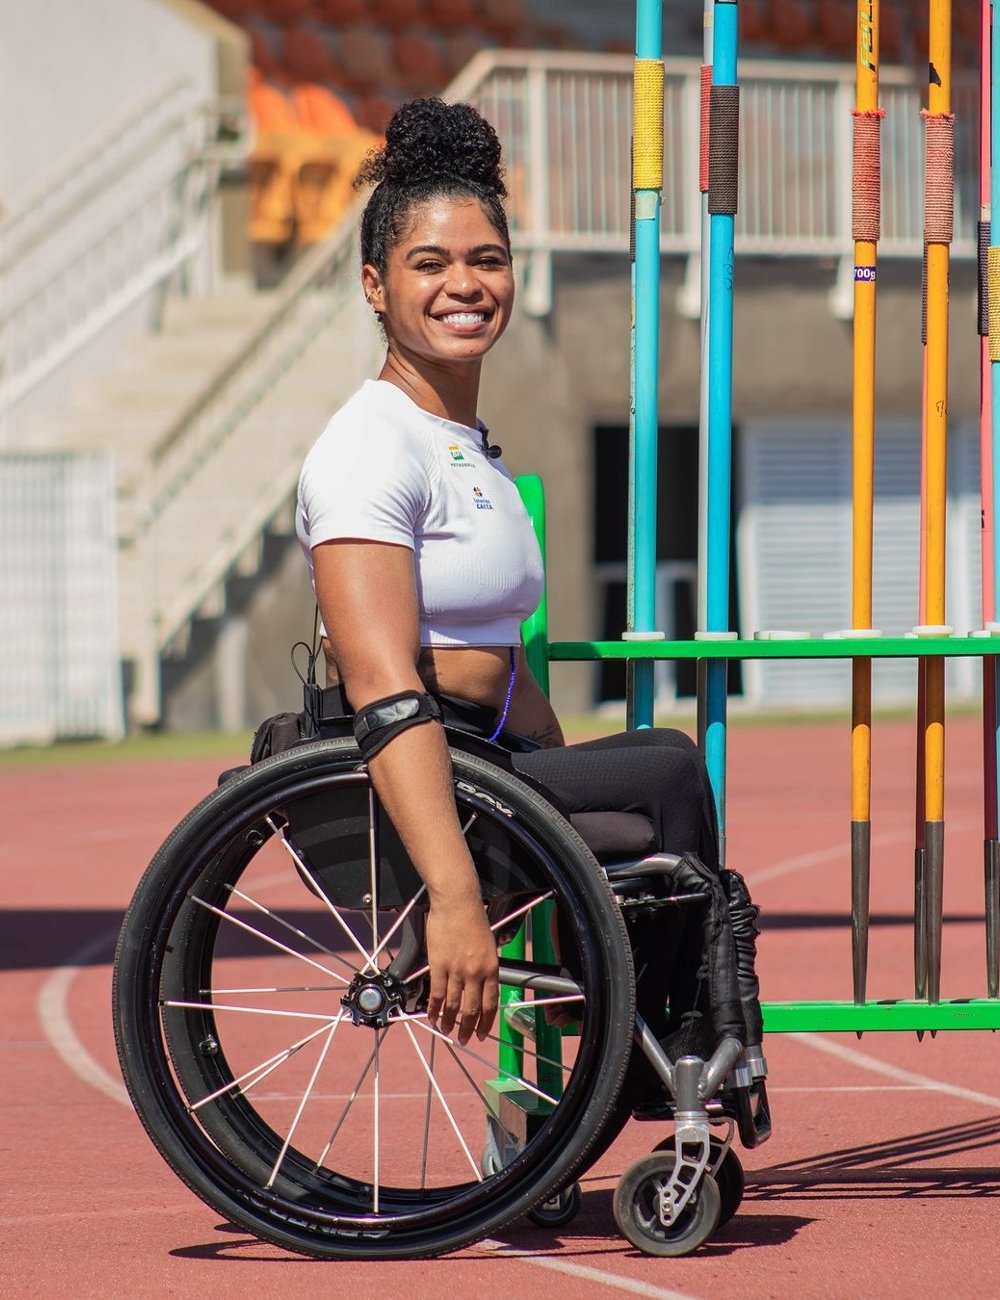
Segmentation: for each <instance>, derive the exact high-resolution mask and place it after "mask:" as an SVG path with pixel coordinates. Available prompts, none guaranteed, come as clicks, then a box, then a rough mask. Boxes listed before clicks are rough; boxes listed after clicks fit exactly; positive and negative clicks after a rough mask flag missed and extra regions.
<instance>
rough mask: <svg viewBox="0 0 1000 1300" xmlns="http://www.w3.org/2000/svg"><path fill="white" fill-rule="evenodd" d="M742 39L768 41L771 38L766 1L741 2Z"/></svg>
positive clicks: (744, 0)
mask: <svg viewBox="0 0 1000 1300" xmlns="http://www.w3.org/2000/svg"><path fill="white" fill-rule="evenodd" d="M739 21H740V37H741V39H742V40H744V41H751V42H756V41H767V40H769V39H770V36H771V25H770V14H769V12H768V6H767V3H766V0H740V4H739Z"/></svg>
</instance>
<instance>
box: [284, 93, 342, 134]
mask: <svg viewBox="0 0 1000 1300" xmlns="http://www.w3.org/2000/svg"><path fill="white" fill-rule="evenodd" d="M292 105H293V107H294V109H295V116H296V117H297V118H298V120H299V123H300V124H301V125H302V126H304V127H305V128H306V130H307V131H315V132H316V133H317V134H318V135H325V136H329V137H330V138H331V139H342V138H343V137H345V136H349V135H353V134H354V133H355V131H357V129H358V124H357V122H356V121H355V120H354V115H353V114H352V112H351V110H350V109H349V108H348V107H347V105H346V104H345V103H344V101H343V100H342V99H340V98H339V97H338V96H337V95H333V94H331V93H330V91H329V90H327V88H326V87H325V86H315V85H310V84H308V83H307V84H305V85H300V86H296V87H295V88H294V90H293V91H292Z"/></svg>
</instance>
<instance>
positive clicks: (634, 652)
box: [518, 474, 1000, 1034]
mask: <svg viewBox="0 0 1000 1300" xmlns="http://www.w3.org/2000/svg"><path fill="white" fill-rule="evenodd" d="M518 487H519V488H520V490H521V496H522V498H523V499H524V502H525V505H526V506H527V508H528V513H529V514H530V515H531V518H532V522H533V524H534V526H535V533H536V535H537V537H538V541H539V545H540V546H541V548H542V556H543V558H544V557H545V495H544V491H543V489H542V483H541V479H539V478H538V476H537V475H531V474H528V475H524V476H522V477H521V478H519V479H518ZM524 644H525V653H526V656H527V659H528V663H529V665H530V667H531V670H532V672H533V673H534V674H535V676H536V677H537V679H538V681H539V683H540V684H541V685H542V686H543V687H545V688H547V687H548V680H549V665H550V664H551V663H560V662H562V663H566V662H582V661H595V660H609V659H626V660H629V659H631V660H642V661H646V662H652V661H655V660H657V659H671V660H678V659H695V660H720V659H721V660H730V659H854V658H872V659H893V658H912V657H914V656H918V655H919V656H921V657H924V656H926V657H932V656H933V657H945V656H973V657H977V658H982V659H984V661H985V660H989V659H992V658H994V657H995V656H996V655H998V654H1000V637H989V638H986V637H982V636H978V637H977V636H967V637H956V636H952V637H920V638H919V639H916V638H913V637H905V636H904V637H881V638H878V639H871V640H869V639H868V638H862V637H853V638H852V637H838V638H837V639H831V640H827V639H823V640H820V639H816V640H811V639H810V640H807V639H801V638H794V639H793V638H790V637H789V638H787V639H782V640H770V641H550V640H549V635H548V608H547V602H546V600H545V597H544V595H543V597H542V600H541V602H540V604H539V606H538V609H537V610H536V611H535V613H534V614H533V615H532V616H531V618H530V619H528V620H527V621H526V622H525V624H524ZM750 885H751V888H752V887H753V880H752V878H751V880H750ZM764 1028H765V1030H766V1032H767V1033H771V1034H773V1033H791V1032H799V1033H802V1032H806V1031H809V1032H813V1033H820V1032H832V1031H843V1032H845V1033H862V1032H866V1031H869V1030H877V1029H880V1030H921V1031H923V1030H928V1031H937V1030H939V1029H942V1030H943V1029H1000V998H942V999H941V1000H940V1001H938V1002H930V1001H928V1000H926V999H917V998H898V999H897V998H892V999H886V1000H879V1001H872V1002H862V1003H860V1004H858V1003H854V1002H839V1001H831V1002H766V1003H765V1004H764Z"/></svg>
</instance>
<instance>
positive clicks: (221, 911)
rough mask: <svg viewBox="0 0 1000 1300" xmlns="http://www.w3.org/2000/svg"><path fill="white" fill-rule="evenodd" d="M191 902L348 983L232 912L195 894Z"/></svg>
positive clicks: (263, 941) (340, 976)
mask: <svg viewBox="0 0 1000 1300" xmlns="http://www.w3.org/2000/svg"><path fill="white" fill-rule="evenodd" d="M191 902H192V903H197V905H198V906H199V907H203V908H204V909H205V910H206V911H207V912H211V913H212V914H213V915H214V916H218V917H221V918H222V919H223V920H226V921H228V922H229V923H230V925H235V926H237V927H238V929H240V930H245V931H246V932H247V934H252V935H254V937H255V938H257V939H259V940H260V941H261V943H266V944H270V946H271V947H272V948H277V949H278V951H279V952H283V953H287V955H288V956H289V957H295V958H296V959H297V960H298V961H304V962H305V963H306V965H307V966H312V967H314V968H315V969H316V970H321V971H322V972H323V974H324V975H329V977H330V978H331V979H332V980H337V981H338V983H340V984H348V983H349V982H350V981H349V980H345V979H344V977H343V975H338V974H337V972H336V971H335V970H330V968H329V966H324V965H323V963H322V962H321V961H314V960H313V958H312V957H307V956H306V954H305V953H304V952H297V951H296V950H295V949H294V948H289V946H288V944H286V943H282V942H281V940H280V939H274V938H272V936H271V935H269V934H265V933H264V931H263V930H258V929H257V927H256V926H253V925H248V924H247V922H246V921H241V920H240V918H239V917H238V916H233V914H232V912H227V911H226V910H225V908H222V907H216V906H215V904H214V903H207V902H206V901H205V900H204V899H203V898H198V897H197V895H195V894H192V895H191Z"/></svg>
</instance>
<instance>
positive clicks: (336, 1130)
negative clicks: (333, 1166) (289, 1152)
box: [313, 1047, 375, 1171]
mask: <svg viewBox="0 0 1000 1300" xmlns="http://www.w3.org/2000/svg"><path fill="white" fill-rule="evenodd" d="M374 1061H375V1048H374V1047H373V1048H372V1050H371V1055H370V1056H369V1057H368V1060H367V1061H366V1062H365V1067H364V1069H363V1070H362V1071H361V1073H360V1075H359V1076H358V1081H357V1083H355V1085H354V1091H353V1092H352V1093H351V1095H350V1096H349V1097H348V1098H347V1100H346V1101H345V1102H344V1109H343V1110H342V1111H341V1112H340V1117H339V1118H338V1120H337V1122H336V1124H335V1125H334V1126H333V1132H332V1133H331V1134H330V1139H329V1141H328V1142H327V1144H326V1146H325V1147H324V1148H323V1150H322V1151H321V1152H320V1155H319V1159H318V1160H317V1161H316V1164H315V1165H314V1166H313V1168H314V1170H317V1171H318V1170H319V1169H320V1167H321V1166H322V1164H323V1161H324V1160H325V1159H326V1158H327V1156H328V1155H329V1154H330V1149H331V1147H332V1146H333V1144H334V1142H336V1140H337V1134H338V1133H339V1132H340V1130H341V1129H342V1128H343V1126H344V1120H345V1119H347V1115H348V1112H349V1111H350V1109H351V1107H352V1106H353V1105H354V1103H355V1102H356V1101H357V1099H358V1093H359V1092H360V1091H361V1088H362V1085H363V1084H364V1081H365V1080H366V1079H367V1078H368V1071H369V1070H370V1069H371V1068H372V1064H373V1063H374Z"/></svg>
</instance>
